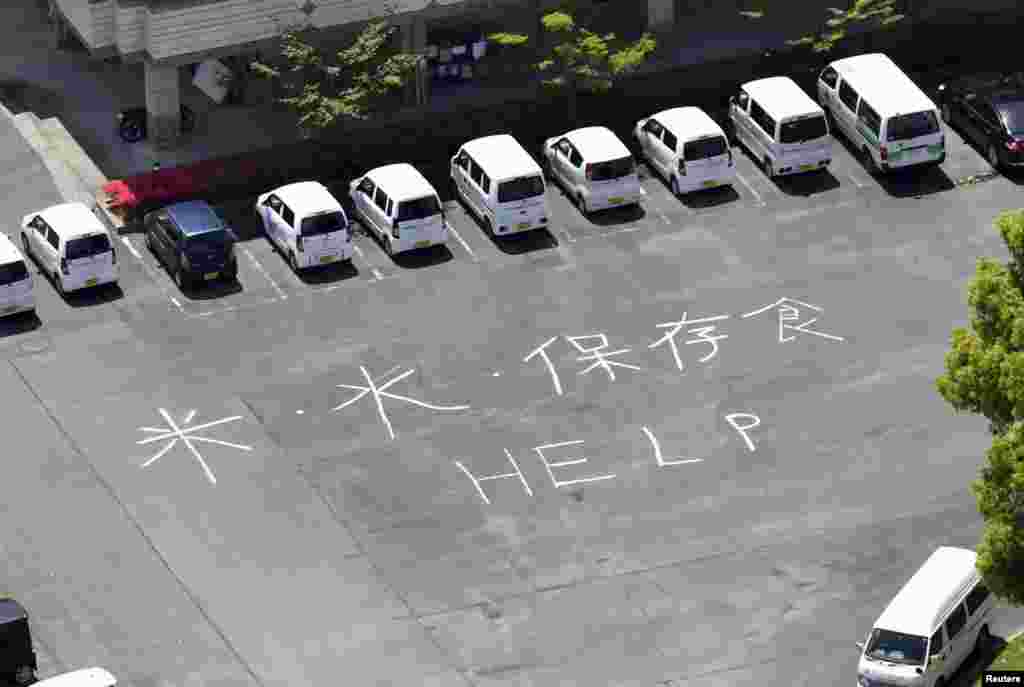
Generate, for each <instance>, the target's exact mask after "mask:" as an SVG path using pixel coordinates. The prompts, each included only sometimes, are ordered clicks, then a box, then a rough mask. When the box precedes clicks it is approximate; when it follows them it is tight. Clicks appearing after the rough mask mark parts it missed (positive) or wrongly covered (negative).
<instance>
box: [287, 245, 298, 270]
mask: <svg viewBox="0 0 1024 687" xmlns="http://www.w3.org/2000/svg"><path fill="white" fill-rule="evenodd" d="M288 266H289V267H291V268H292V271H293V272H295V274H298V273H299V260H298V258H296V257H295V251H293V250H290V251H288Z"/></svg>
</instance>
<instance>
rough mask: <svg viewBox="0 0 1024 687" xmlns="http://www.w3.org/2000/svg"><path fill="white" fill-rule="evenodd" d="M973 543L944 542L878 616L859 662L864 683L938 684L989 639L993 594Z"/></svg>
mask: <svg viewBox="0 0 1024 687" xmlns="http://www.w3.org/2000/svg"><path fill="white" fill-rule="evenodd" d="M977 560H978V557H977V555H976V554H975V553H974V552H973V551H971V550H969V549H960V548H956V547H952V546H942V547H939V548H938V549H936V550H935V552H934V553H932V555H931V556H929V557H928V560H926V561H925V562H924V565H922V566H921V568H920V569H919V570H918V571H917V572H916V573H914V576H913V577H911V578H910V580H909V581H907V583H906V584H905V585H903V588H902V589H900V591H899V593H897V594H896V596H895V597H894V598H893V600H892V601H891V602H889V605H888V606H886V607H885V610H884V611H882V615H881V616H879V618H878V620H876V621H875V626H874V627H873V628H872V630H871V632H869V633H868V635H867V637H866V638H865V641H864V642H858V643H857V647H858V648H859V649H861V656H860V661H859V662H858V664H857V684H858V686H859V687H887V686H888V685H906V687H936V686H941V685H945V684H947V683H948V681H949V680H950V678H951V677H952V675H953V674H954V673H955V672H956V670H957V668H959V667H960V665H961V664H962V663H963V662H964V659H966V658H967V657H968V656H970V655H971V653H972V652H973V651H974V650H976V649H983V648H985V646H986V645H987V643H988V641H989V639H990V635H989V625H988V623H989V620H990V616H991V612H992V608H993V605H994V601H993V597H992V596H991V594H990V593H989V591H988V589H986V588H985V585H984V584H983V583H982V581H981V578H980V576H979V575H978V571H977V569H976V568H975V564H976V562H977Z"/></svg>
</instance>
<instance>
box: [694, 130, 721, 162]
mask: <svg viewBox="0 0 1024 687" xmlns="http://www.w3.org/2000/svg"><path fill="white" fill-rule="evenodd" d="M727 150H729V145H728V144H727V143H726V142H725V139H724V138H722V137H721V136H709V137H708V138H698V139H697V140H696V141H687V142H686V144H685V145H684V146H683V157H684V158H685V159H686V161H687V162H693V161H694V160H706V159H708V158H709V157H718V156H719V155H725V151H727Z"/></svg>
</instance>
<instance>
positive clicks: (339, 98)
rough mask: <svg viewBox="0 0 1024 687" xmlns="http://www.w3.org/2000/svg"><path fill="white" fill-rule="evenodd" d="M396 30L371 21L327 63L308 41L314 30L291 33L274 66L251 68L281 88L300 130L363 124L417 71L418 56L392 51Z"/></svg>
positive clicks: (285, 35)
mask: <svg viewBox="0 0 1024 687" xmlns="http://www.w3.org/2000/svg"><path fill="white" fill-rule="evenodd" d="M395 31H396V29H395V28H394V27H391V26H389V25H388V24H387V23H386V22H384V21H374V22H371V23H370V24H368V25H367V26H366V27H365V28H364V29H363V30H362V31H361V32H360V33H359V35H358V36H356V38H355V39H354V40H353V41H352V43H351V44H350V45H349V46H348V47H346V48H343V49H341V50H338V51H337V52H335V53H334V54H333V55H332V56H331V57H332V58H333V59H330V60H329V59H328V57H327V56H325V55H324V54H323V52H322V51H321V50H320V49H319V48H316V47H314V46H313V45H312V44H311V42H310V39H311V38H312V37H313V36H314V35H315V33H316V29H311V28H301V27H294V28H289V29H287V30H286V31H285V32H284V33H283V34H282V35H281V59H280V60H279V61H277V63H275V64H264V63H262V62H259V61H255V62H253V63H252V64H251V65H250V66H251V68H252V70H253V71H254V72H255V73H256V74H257V75H259V76H261V77H263V78H267V79H272V80H277V81H279V82H280V83H281V85H282V86H283V87H284V89H285V92H286V93H287V95H286V96H285V97H282V98H280V99H279V102H281V103H284V104H285V105H287V106H288V107H290V108H291V109H292V110H293V111H294V112H295V113H296V114H297V115H298V116H299V124H300V125H301V126H304V127H307V128H310V129H324V128H327V127H329V126H331V125H333V124H334V123H335V122H337V121H338V120H339V119H340V120H344V119H366V118H367V117H368V116H369V115H370V114H371V113H372V112H373V111H374V110H375V109H376V108H378V107H379V106H380V104H381V103H382V101H383V100H384V98H385V96H387V95H388V94H390V93H393V92H394V91H397V90H398V89H400V88H402V87H403V86H404V85H405V83H406V82H407V80H408V78H409V77H410V76H411V75H412V74H413V73H414V72H415V69H416V63H417V61H418V59H419V58H418V57H417V56H416V55H413V54H409V53H402V52H399V51H397V50H395V49H394V45H393V42H394V34H395Z"/></svg>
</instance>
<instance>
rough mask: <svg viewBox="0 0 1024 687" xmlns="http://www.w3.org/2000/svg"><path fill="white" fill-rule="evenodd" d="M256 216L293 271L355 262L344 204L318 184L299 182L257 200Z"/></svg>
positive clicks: (275, 190) (350, 231)
mask: <svg viewBox="0 0 1024 687" xmlns="http://www.w3.org/2000/svg"><path fill="white" fill-rule="evenodd" d="M256 214H257V215H259V217H260V220H261V221H262V222H263V230H264V232H266V234H267V237H268V238H269V239H270V240H271V242H272V243H273V244H274V245H275V246H277V248H278V249H279V250H280V251H281V253H282V254H283V255H284V256H285V257H286V258H287V260H288V264H289V265H291V268H292V269H293V270H295V271H296V272H298V271H299V270H301V269H303V268H309V267H314V266H316V265H326V264H330V263H333V262H340V261H345V260H351V259H352V252H353V250H354V249H353V245H352V228H351V227H350V226H349V223H348V218H347V217H346V216H345V210H344V209H342V207H341V203H339V202H338V201H337V199H336V198H335V197H334V196H333V195H331V192H330V191H328V190H327V188H326V187H325V186H324V185H323V184H321V183H320V182H318V181H299V182H296V183H293V184H287V185H285V186H281V187H280V188H276V189H274V190H273V191H270V192H269V193H264V194H263V195H261V196H260V197H259V198H257V199H256Z"/></svg>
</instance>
